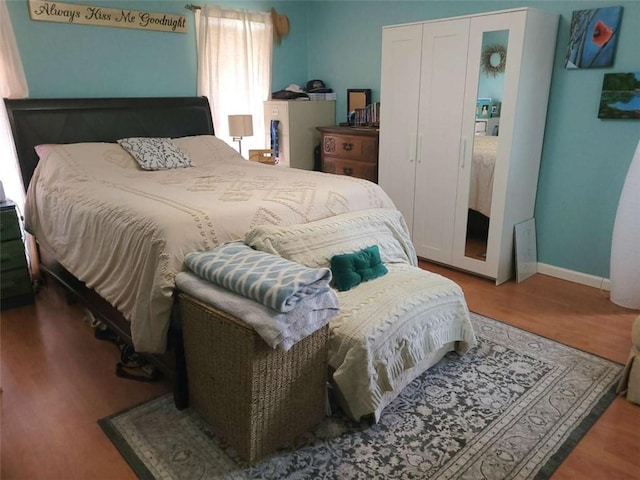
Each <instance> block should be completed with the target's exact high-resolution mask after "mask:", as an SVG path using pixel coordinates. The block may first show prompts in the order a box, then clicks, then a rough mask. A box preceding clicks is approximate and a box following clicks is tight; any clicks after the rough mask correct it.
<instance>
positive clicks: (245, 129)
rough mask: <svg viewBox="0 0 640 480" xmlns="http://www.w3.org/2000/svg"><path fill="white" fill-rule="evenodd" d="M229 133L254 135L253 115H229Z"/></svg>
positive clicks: (238, 135)
mask: <svg viewBox="0 0 640 480" xmlns="http://www.w3.org/2000/svg"><path fill="white" fill-rule="evenodd" d="M229 135H230V136H232V137H250V136H251V135H253V118H252V117H251V115H229Z"/></svg>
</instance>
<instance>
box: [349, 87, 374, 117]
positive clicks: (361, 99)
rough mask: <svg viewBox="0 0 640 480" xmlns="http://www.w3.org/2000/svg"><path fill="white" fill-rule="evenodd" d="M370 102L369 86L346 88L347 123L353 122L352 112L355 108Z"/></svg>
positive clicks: (362, 106) (363, 106)
mask: <svg viewBox="0 0 640 480" xmlns="http://www.w3.org/2000/svg"><path fill="white" fill-rule="evenodd" d="M370 103H371V89H370V88H349V89H347V123H348V124H349V125H353V124H354V120H353V119H352V116H353V115H352V114H354V113H355V111H356V108H366V106H367V105H369V104H370Z"/></svg>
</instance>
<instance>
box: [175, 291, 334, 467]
mask: <svg viewBox="0 0 640 480" xmlns="http://www.w3.org/2000/svg"><path fill="white" fill-rule="evenodd" d="M179 298H180V311H181V317H182V329H183V335H184V350H185V359H186V364H187V378H188V382H189V405H190V406H191V407H192V408H193V409H194V410H195V411H196V412H198V413H199V414H200V415H202V416H203V417H204V418H205V419H206V420H207V421H208V422H209V423H210V424H211V426H212V427H213V429H214V431H215V432H216V434H217V435H218V436H219V437H220V438H221V439H222V440H224V441H225V442H226V443H227V444H228V445H229V446H230V447H232V448H234V449H235V450H236V451H237V452H238V455H239V457H240V458H241V459H242V460H245V461H248V462H254V461H256V460H258V459H260V458H261V457H263V456H264V455H266V454H268V453H271V452H273V451H275V450H277V449H278V448H282V447H286V446H289V445H292V444H293V442H294V440H295V439H296V438H297V437H299V436H300V435H302V434H304V433H307V432H310V431H311V430H312V429H313V428H314V427H315V426H316V425H317V424H318V423H320V421H322V419H323V417H324V415H325V411H326V382H327V339H328V331H329V327H328V325H327V326H325V327H323V328H321V329H319V330H317V331H316V332H314V333H313V334H311V335H309V336H308V337H306V338H305V339H303V340H302V341H300V342H298V343H296V344H295V345H294V346H293V347H292V348H291V349H290V350H289V351H287V352H282V351H280V350H274V349H272V348H271V347H269V345H268V344H267V343H266V342H265V341H264V340H263V339H262V338H261V337H260V336H259V335H258V334H257V333H256V331H255V330H254V329H253V328H251V327H249V326H248V325H247V324H245V323H244V322H242V321H241V320H239V319H238V318H236V317H234V316H233V315H230V314H229V313H227V312H224V311H221V310H218V309H216V308H215V307H213V306H211V305H208V304H205V303H203V302H201V301H199V300H197V299H195V298H193V297H191V296H189V295H187V294H185V293H181V294H180V296H179Z"/></svg>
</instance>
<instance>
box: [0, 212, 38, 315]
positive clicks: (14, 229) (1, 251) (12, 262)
mask: <svg viewBox="0 0 640 480" xmlns="http://www.w3.org/2000/svg"><path fill="white" fill-rule="evenodd" d="M33 301H34V296H33V286H32V285H31V275H29V266H28V265H27V258H26V256H25V253H24V243H23V241H22V230H21V228H20V221H19V219H18V212H17V209H16V204H15V203H13V202H12V201H11V200H4V201H2V202H0V308H2V309H3V310H4V309H6V308H11V307H18V306H21V305H27V304H30V303H33Z"/></svg>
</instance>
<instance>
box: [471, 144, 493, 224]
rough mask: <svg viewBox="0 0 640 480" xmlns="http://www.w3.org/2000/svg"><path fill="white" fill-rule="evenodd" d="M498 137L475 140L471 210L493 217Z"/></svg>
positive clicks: (472, 164) (472, 162)
mask: <svg viewBox="0 0 640 480" xmlns="http://www.w3.org/2000/svg"><path fill="white" fill-rule="evenodd" d="M498 138H499V137H497V136H478V137H474V139H473V158H472V161H471V181H470V186H469V208H471V209H473V210H476V211H478V212H480V213H482V214H483V215H485V216H487V217H491V198H492V195H493V173H494V170H495V164H496V152H497V150H498Z"/></svg>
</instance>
